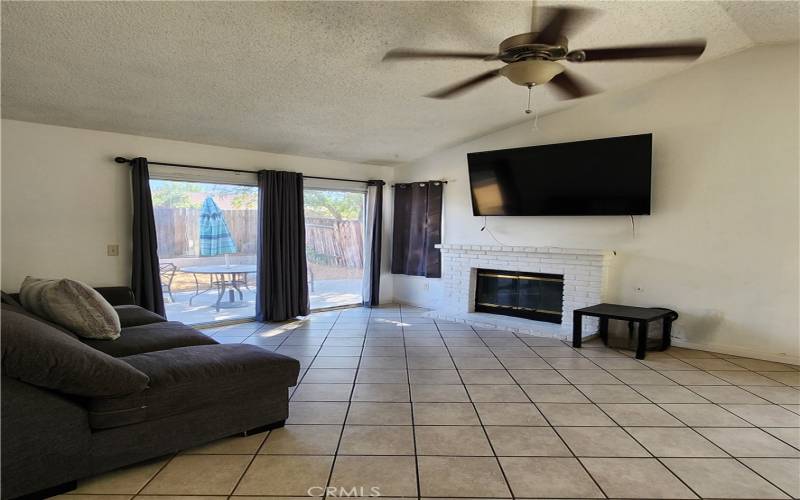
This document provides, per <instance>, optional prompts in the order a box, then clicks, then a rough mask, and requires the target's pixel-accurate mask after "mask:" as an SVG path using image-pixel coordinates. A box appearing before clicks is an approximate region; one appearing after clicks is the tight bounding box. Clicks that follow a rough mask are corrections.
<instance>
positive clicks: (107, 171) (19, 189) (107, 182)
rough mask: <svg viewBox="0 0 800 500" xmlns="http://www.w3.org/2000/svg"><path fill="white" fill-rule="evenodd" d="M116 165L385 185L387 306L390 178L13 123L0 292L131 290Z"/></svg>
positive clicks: (349, 167) (6, 130)
mask: <svg viewBox="0 0 800 500" xmlns="http://www.w3.org/2000/svg"><path fill="white" fill-rule="evenodd" d="M115 156H125V157H128V158H131V157H135V156H145V157H147V158H149V159H150V160H152V161H162V162H171V163H188V164H197V165H211V166H222V167H229V168H236V169H244V170H254V171H255V170H260V169H264V168H266V169H277V170H291V171H296V172H303V173H304V174H306V175H320V176H326V177H344V178H349V179H384V180H386V181H387V186H386V187H385V188H384V193H385V196H384V199H385V203H384V207H385V208H384V218H385V221H386V222H384V227H385V231H384V236H385V239H384V242H383V248H384V254H385V255H384V258H383V267H385V273H386V274H385V276H384V277H383V279H382V280H381V281H382V284H381V297H382V298H383V300H385V301H389V300H391V298H392V287H391V285H392V279H391V274H389V273H388V266H389V248H390V245H391V243H390V239H389V237H388V235H389V234H390V231H389V229H388V228H389V227H390V221H391V196H390V195H388V191H389V190H390V188H389V184H388V183H390V182H391V180H392V175H393V169H392V168H389V167H378V166H372V165H363V164H358V163H347V162H340V161H333V160H323V159H318V158H305V157H298V156H287V155H278V154H271V153H264V152H259V151H251V150H244V149H232V148H224V147H217V146H207V145H203V144H194V143H188V142H178V141H168V140H162V139H153V138H149V137H139V136H133V135H125V134H116V133H110V132H99V131H95V130H84V129H75V128H66V127H55V126H50V125H41V124H35V123H27V122H20V121H13V120H3V121H2V170H1V171H0V173H1V175H2V177H1V178H0V180H1V181H2V288H3V290H5V291H16V290H18V288H19V284H20V283H21V281H22V279H23V278H24V277H25V276H26V275H28V274H31V275H36V276H42V277H62V276H63V277H70V278H74V279H79V280H82V281H85V282H87V283H89V284H91V285H120V284H128V283H129V282H130V252H131V213H132V212H131V187H130V170H129V168H128V167H127V166H125V165H119V164H116V163H114V162H113V158H114V157H115ZM109 243H118V244H119V245H120V256H119V257H107V256H106V245H107V244H109Z"/></svg>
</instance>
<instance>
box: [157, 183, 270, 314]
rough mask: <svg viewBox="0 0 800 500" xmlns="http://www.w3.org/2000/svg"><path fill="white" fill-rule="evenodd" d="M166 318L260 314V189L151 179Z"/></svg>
mask: <svg viewBox="0 0 800 500" xmlns="http://www.w3.org/2000/svg"><path fill="white" fill-rule="evenodd" d="M150 190H151V193H152V197H153V212H154V215H155V222H156V233H157V237H158V259H159V265H160V271H161V289H162V293H163V294H164V306H165V308H166V312H167V319H169V320H173V321H181V322H183V323H186V324H201V323H214V322H219V321H227V320H236V319H247V318H252V317H254V316H255V293H256V279H255V278H256V246H257V231H258V225H257V221H258V209H257V204H258V188H257V187H255V186H243V185H233V184H213V183H205V182H188V181H173V180H151V181H150Z"/></svg>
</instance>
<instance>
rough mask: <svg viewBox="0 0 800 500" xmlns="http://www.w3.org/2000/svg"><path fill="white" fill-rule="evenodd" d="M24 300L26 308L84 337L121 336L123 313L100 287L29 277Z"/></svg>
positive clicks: (24, 282)
mask: <svg viewBox="0 0 800 500" xmlns="http://www.w3.org/2000/svg"><path fill="white" fill-rule="evenodd" d="M20 299H21V302H22V305H23V307H25V309H27V310H29V311H31V312H32V313H34V314H36V315H37V316H41V317H43V318H45V319H48V320H50V321H52V322H54V323H58V324H59V325H61V326H63V327H65V328H68V329H69V330H71V331H72V332H74V333H75V334H77V335H79V336H81V337H87V338H95V339H115V338H117V337H119V331H120V323H119V316H118V315H117V313H116V311H114V308H113V307H112V306H111V304H109V303H108V301H106V299H104V298H103V296H102V295H100V294H99V293H98V292H97V291H96V290H94V289H93V288H91V287H89V286H88V285H85V284H83V283H81V282H79V281H74V280H70V279H59V280H41V279H36V278H31V277H30V276H28V277H27V278H25V281H23V282H22V286H21V287H20Z"/></svg>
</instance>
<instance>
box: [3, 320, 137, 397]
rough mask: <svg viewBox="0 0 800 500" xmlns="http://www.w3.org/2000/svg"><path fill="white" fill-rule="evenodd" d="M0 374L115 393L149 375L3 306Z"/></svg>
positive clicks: (82, 391)
mask: <svg viewBox="0 0 800 500" xmlns="http://www.w3.org/2000/svg"><path fill="white" fill-rule="evenodd" d="M0 330H1V331H2V335H1V336H0V346H1V348H2V356H3V375H6V376H8V377H12V378H15V379H17V380H21V381H23V382H27V383H29V384H33V385H36V386H39V387H45V388H48V389H54V390H57V391H61V392H64V393H67V394H74V395H76V396H87V397H100V396H121V395H126V394H133V393H136V392H140V391H143V390H145V389H146V388H147V385H148V383H149V381H150V378H149V377H148V376H147V375H145V374H144V373H142V372H141V371H139V370H137V369H136V368H134V367H133V366H131V365H129V364H128V363H125V362H124V361H120V360H119V359H116V358H113V357H111V356H109V355H108V354H104V353H102V352H100V351H98V350H96V349H93V348H91V347H89V346H87V345H84V344H83V343H81V342H80V341H79V340H77V339H74V338H72V337H68V336H66V335H64V334H63V333H61V332H59V331H58V330H56V329H55V328H53V327H51V326H49V325H47V324H45V323H43V322H41V321H39V320H37V319H36V318H33V317H31V316H27V315H25V314H21V313H18V312H14V311H11V310H8V309H4V310H3V321H2V326H1V327H0Z"/></svg>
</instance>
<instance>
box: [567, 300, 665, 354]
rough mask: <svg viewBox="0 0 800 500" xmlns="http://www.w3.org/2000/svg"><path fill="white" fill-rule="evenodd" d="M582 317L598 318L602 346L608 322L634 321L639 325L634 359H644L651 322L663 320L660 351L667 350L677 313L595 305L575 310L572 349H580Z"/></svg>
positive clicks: (659, 309)
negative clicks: (613, 320)
mask: <svg viewBox="0 0 800 500" xmlns="http://www.w3.org/2000/svg"><path fill="white" fill-rule="evenodd" d="M584 316H591V317H595V318H600V328H599V331H600V338H601V339H602V340H603V343H604V344H608V320H609V319H619V320H623V321H635V322H637V323H638V324H639V329H638V338H637V342H636V359H644V355H645V352H646V351H647V329H648V324H649V323H650V322H651V321H656V320H659V319H660V320H663V321H664V325H663V328H662V329H661V331H662V333H663V336H662V338H661V350H662V351H663V350H664V349H667V348H668V347H669V345H670V332H671V331H672V322H673V321H674V320H675V319H677V318H678V313H676V312H675V311H672V310H670V309H661V308H655V307H634V306H621V305H617V304H597V305H596V306H590V307H584V308H582V309H575V311H573V313H572V347H580V346H581V340H582V334H583V325H582V319H583V317H584Z"/></svg>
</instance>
